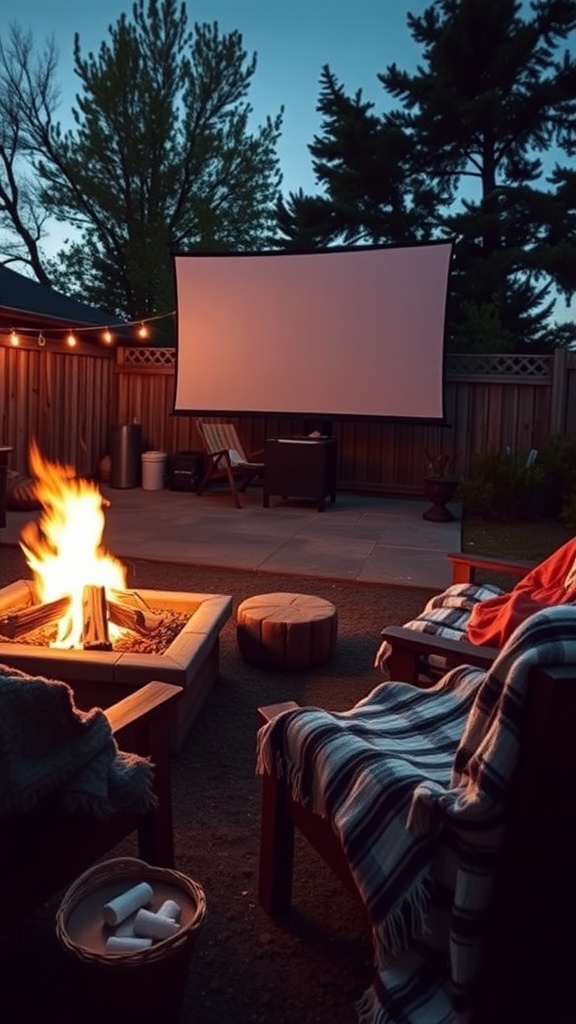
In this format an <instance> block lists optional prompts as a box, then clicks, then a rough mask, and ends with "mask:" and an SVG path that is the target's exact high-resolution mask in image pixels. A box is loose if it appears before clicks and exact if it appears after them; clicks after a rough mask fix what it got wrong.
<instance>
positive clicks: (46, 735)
mask: <svg viewBox="0 0 576 1024" xmlns="http://www.w3.org/2000/svg"><path fill="white" fill-rule="evenodd" d="M0 707H1V709H2V711H1V714H0V818H3V817H6V816H7V815H9V814H13V813H18V812H23V811H28V810H30V809H31V808H32V807H34V806H35V804H36V803H37V802H38V801H39V800H41V799H43V798H44V797H48V796H54V798H55V799H56V800H57V801H58V803H59V804H60V806H61V807H62V809H63V810H65V811H67V812H70V813H82V814H88V815H93V816H95V817H98V818H108V817H111V816H113V815H115V814H119V813H124V812H128V811H136V812H141V811H145V810H146V809H148V808H150V807H152V806H154V803H155V797H154V794H153V791H152V779H153V774H152V765H151V764H150V763H149V762H148V761H147V760H146V759H145V758H142V757H139V756H138V755H136V754H128V753H124V752H122V751H120V750H119V749H118V745H117V743H116V741H115V739H114V736H113V734H112V730H111V728H110V724H109V722H108V719H107V718H106V715H105V714H104V712H103V711H102V710H101V709H100V708H92V709H91V710H90V711H87V712H84V711H80V710H79V709H78V708H77V707H76V705H75V703H74V696H73V693H72V690H71V688H70V686H68V684H67V683H63V682H59V681H56V680H51V679H44V678H42V677H38V676H37V677H33V676H28V675H26V674H25V673H23V672H19V671H18V670H16V669H13V668H9V667H8V666H6V665H0Z"/></svg>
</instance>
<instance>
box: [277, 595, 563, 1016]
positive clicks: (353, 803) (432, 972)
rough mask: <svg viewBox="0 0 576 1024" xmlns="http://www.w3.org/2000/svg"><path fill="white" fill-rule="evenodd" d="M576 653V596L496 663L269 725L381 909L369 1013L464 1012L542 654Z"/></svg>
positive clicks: (366, 898)
mask: <svg viewBox="0 0 576 1024" xmlns="http://www.w3.org/2000/svg"><path fill="white" fill-rule="evenodd" d="M562 663H574V664H576V608H574V607H572V606H564V605H561V606H557V607H554V608H550V609H545V610H542V611H540V612H537V613H536V614H535V615H533V616H532V617H531V618H529V619H528V620H526V622H524V623H523V624H522V625H521V626H519V627H518V629H517V630H516V631H515V632H514V634H513V636H512V637H511V639H510V640H509V641H508V643H507V644H506V645H505V646H504V648H503V649H502V651H501V653H500V654H499V656H498V658H497V659H496V661H495V662H494V663H493V665H492V667H491V668H490V670H489V671H487V672H484V671H482V670H480V669H474V668H472V667H470V666H460V667H458V668H455V669H452V670H451V671H450V672H448V673H447V674H446V675H445V676H444V677H443V678H442V679H441V680H440V681H439V682H438V683H437V684H436V685H435V686H434V687H433V688H432V689H429V690H420V689H418V688H416V687H413V686H411V685H409V684H406V683H401V682H386V683H382V684H381V685H380V686H378V687H376V689H374V690H373V691H372V692H371V693H370V694H369V695H368V696H367V697H366V698H365V699H364V700H362V701H361V702H360V703H359V704H357V705H356V706H355V707H353V708H352V709H351V710H349V711H345V712H341V713H330V712H327V711H323V710H321V709H317V708H301V709H298V710H297V711H290V712H285V713H283V714H281V715H279V716H278V717H277V718H275V719H274V720H273V721H272V722H270V723H268V724H267V725H265V726H263V727H262V728H261V729H260V731H259V734H258V751H257V755H258V759H257V767H258V771H259V772H261V773H262V772H269V773H270V772H275V773H277V774H279V775H281V776H284V777H285V778H286V779H287V780H288V781H289V784H290V785H291V789H292V793H293V795H294V797H295V798H296V799H297V800H298V801H301V802H303V803H306V804H309V805H310V806H311V807H312V808H313V810H314V811H315V812H316V813H317V814H319V815H321V816H322V817H324V818H326V819H328V820H329V821H330V822H331V824H332V826H333V828H334V830H335V832H336V834H337V835H338V836H339V838H340V841H341V843H342V846H343V849H344V851H345V853H346V857H347V860H348V863H349V865H350V868H351V870H352V873H353V876H354V879H355V881H356V884H357V887H358V890H359V892H360V894H361V896H362V899H363V902H364V904H365V906H366V910H367V912H368V915H369V918H370V921H371V924H372V929H373V938H374V949H375V964H376V970H375V977H374V981H373V984H372V985H371V987H370V988H369V989H368V991H367V992H366V993H365V994H364V996H363V997H362V999H361V1000H360V1002H359V1004H358V1020H359V1021H360V1022H361V1024H430V1022H433V1024H465V1022H467V1021H469V1020H470V1015H471V1008H472V1003H473V999H474V988H475V982H476V980H477V977H478V971H479V966H480V962H481V956H482V940H483V932H484V925H485V914H486V910H487V907H488V905H489V901H490V896H491V891H492V882H493V877H494V869H495V865H496V863H497V859H498V855H499V851H500V848H501V843H502V839H503V834H504V820H505V807H506V803H507V799H508V793H509V784H510V780H511V778H512V776H513V773H514V769H515V765H516V763H517V757H518V749H519V742H520V732H521V720H522V710H523V704H524V697H525V693H526V688H527V679H528V674H529V671H530V669H531V667H532V666H533V665H536V664H541V665H558V664H562Z"/></svg>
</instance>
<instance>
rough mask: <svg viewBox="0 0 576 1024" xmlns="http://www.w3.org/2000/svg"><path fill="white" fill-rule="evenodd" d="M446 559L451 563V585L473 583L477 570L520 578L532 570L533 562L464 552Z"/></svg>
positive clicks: (452, 554)
mask: <svg viewBox="0 0 576 1024" xmlns="http://www.w3.org/2000/svg"><path fill="white" fill-rule="evenodd" d="M446 557H447V558H448V559H449V560H450V562H451V563H452V582H453V583H475V582H476V575H477V571H478V570H479V569H480V570H483V571H487V572H499V573H507V574H509V575H510V576H515V577H518V578H521V577H522V576H525V575H526V573H527V572H529V571H530V569H533V568H534V563H533V562H526V561H522V560H520V561H516V560H512V559H507V558H496V557H491V556H486V555H472V554H470V553H469V552H465V551H461V552H450V553H449V554H448V555H447V556H446Z"/></svg>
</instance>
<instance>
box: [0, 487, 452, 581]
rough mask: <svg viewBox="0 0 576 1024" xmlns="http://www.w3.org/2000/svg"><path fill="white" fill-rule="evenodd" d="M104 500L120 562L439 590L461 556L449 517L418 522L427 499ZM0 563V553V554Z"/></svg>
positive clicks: (130, 493) (10, 519)
mask: <svg viewBox="0 0 576 1024" xmlns="http://www.w3.org/2000/svg"><path fill="white" fill-rule="evenodd" d="M100 489H101V491H102V494H103V495H104V497H105V498H107V499H108V500H109V502H110V505H109V508H108V509H107V510H106V527H105V535H104V544H105V546H106V548H107V549H108V550H109V551H110V552H111V553H112V554H114V555H116V556H118V557H119V558H124V559H127V558H146V559H151V560H156V561H162V562H174V563H180V564H190V565H206V566H215V567H229V568H237V569H254V570H258V571H259V572H279V573H288V574H294V575H306V576H317V577H324V578H333V579H345V580H359V581H363V582H367V583H368V582H369V583H383V584H392V585H394V584H395V585H399V586H413V587H430V588H433V589H440V588H443V587H445V586H447V585H448V583H449V582H450V571H449V565H448V562H447V560H446V557H445V556H446V553H447V552H449V551H460V550H461V522H460V510H459V508H458V506H456V505H454V506H451V508H452V511H453V512H454V514H455V516H456V519H455V520H454V522H450V523H433V522H428V521H427V520H425V519H423V518H422V513H423V512H424V511H425V509H426V508H427V507H429V503H428V502H423V501H412V500H401V499H393V498H380V497H367V496H363V495H358V494H351V493H338V494H337V496H336V502H335V503H334V504H328V505H327V507H326V511H325V512H318V510H317V508H316V506H315V505H314V503H313V502H307V501H297V500H286V501H285V500H283V499H281V498H273V499H271V503H270V508H268V509H265V508H263V507H262V492H261V490H260V489H259V488H258V487H253V488H250V489H249V491H247V492H246V493H245V494H243V495H242V503H243V508H242V509H236V508H234V506H233V504H232V500H231V497H230V495H229V494H228V493H225V492H224V491H219V490H211V491H210V492H207V493H205V494H203V495H202V496H201V497H199V496H198V495H196V494H194V493H190V492H184V491H172V490H168V489H163V490H157V491H144V490H142V489H141V488H139V487H137V488H127V489H119V488H112V487H109V486H108V485H101V488H100ZM37 516H38V513H37V512H8V513H7V525H6V527H5V529H3V530H2V531H0V545H2V544H17V543H18V537H19V533H20V530H21V529H22V526H23V525H24V524H25V523H27V522H28V521H30V520H31V519H36V518H37ZM0 558H1V550H0Z"/></svg>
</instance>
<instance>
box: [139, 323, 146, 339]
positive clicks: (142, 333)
mask: <svg viewBox="0 0 576 1024" xmlns="http://www.w3.org/2000/svg"><path fill="white" fill-rule="evenodd" d="M138 337H139V338H147V337H148V328H147V327H146V324H145V323H144V321H142V323H141V324H140V327H139V328H138Z"/></svg>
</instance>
